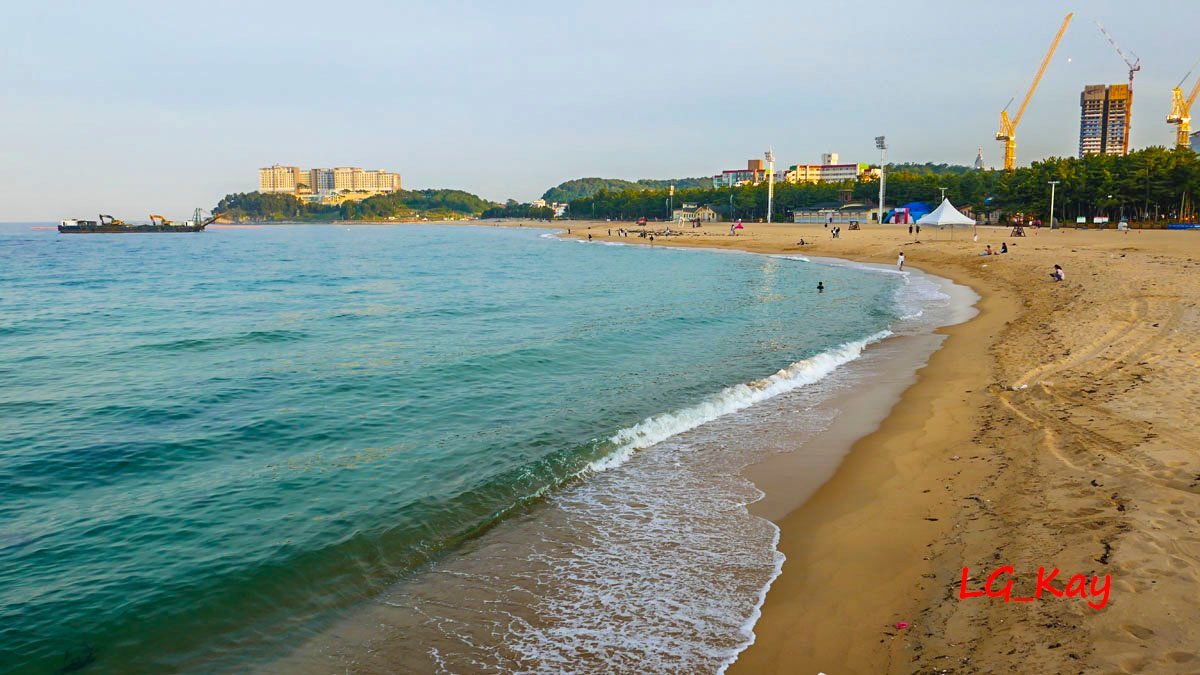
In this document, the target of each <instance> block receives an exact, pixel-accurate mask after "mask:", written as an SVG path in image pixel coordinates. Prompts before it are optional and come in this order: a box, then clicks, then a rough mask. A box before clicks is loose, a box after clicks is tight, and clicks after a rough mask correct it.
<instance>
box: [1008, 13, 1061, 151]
mask: <svg viewBox="0 0 1200 675" xmlns="http://www.w3.org/2000/svg"><path fill="white" fill-rule="evenodd" d="M1073 16H1075V14H1074V13H1070V14H1067V16H1066V18H1064V19H1063V22H1062V26H1060V27H1059V29H1058V33H1057V34H1056V35H1055V36H1054V42H1051V43H1050V50H1049V51H1047V52H1046V57H1045V58H1044V59H1042V65H1041V67H1040V68H1038V71H1037V75H1035V76H1034V78H1033V84H1031V85H1029V91H1027V92H1025V99H1024V100H1022V101H1021V107H1020V108H1018V109H1017V116H1016V117H1011V118H1010V117H1009V116H1008V108H1007V107H1006V108H1005V109H1004V110H1001V111H1000V130H999V131H997V132H996V140H998V141H1004V170H1005V171H1012V170H1013V169H1014V168H1016V165H1017V125H1018V124H1020V123H1021V118H1022V117H1024V116H1025V108H1026V107H1028V106H1029V100H1030V99H1032V98H1033V92H1035V91H1037V87H1038V83H1040V82H1041V81H1042V75H1045V74H1046V66H1049V65H1050V59H1051V57H1053V56H1054V52H1055V51H1056V50H1057V49H1058V43H1059V41H1061V40H1062V36H1063V33H1065V32H1066V31H1067V24H1069V23H1071V17H1073Z"/></svg>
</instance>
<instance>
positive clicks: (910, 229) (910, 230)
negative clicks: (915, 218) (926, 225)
mask: <svg viewBox="0 0 1200 675" xmlns="http://www.w3.org/2000/svg"><path fill="white" fill-rule="evenodd" d="M912 228H913V226H912V225H909V226H908V236H910V237H911V236H912Z"/></svg>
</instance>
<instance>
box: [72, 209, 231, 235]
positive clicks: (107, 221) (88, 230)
mask: <svg viewBox="0 0 1200 675" xmlns="http://www.w3.org/2000/svg"><path fill="white" fill-rule="evenodd" d="M219 217H220V214H216V213H214V214H213V215H211V216H209V217H208V218H205V217H204V211H203V210H202V209H196V213H195V215H194V216H192V219H191V220H185V221H183V222H182V223H176V222H174V221H170V220H167V219H166V218H164V217H162V216H160V215H158V214H156V213H152V214H150V222H149V223H127V222H125V221H123V220H118V219H116V218H113V217H112V216H109V215H105V214H103V213H102V214H100V219H99V220H64V221H62V222H60V223H59V224H58V231H59V232H61V233H63V234H115V233H124V232H203V231H204V228H206V227H208V226H209V224H211V223H212V222H213V221H215V220H216V219H217V218H219Z"/></svg>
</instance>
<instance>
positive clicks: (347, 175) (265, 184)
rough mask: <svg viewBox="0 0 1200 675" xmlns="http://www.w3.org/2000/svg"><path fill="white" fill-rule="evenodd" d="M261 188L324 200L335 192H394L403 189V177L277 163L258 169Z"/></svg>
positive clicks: (376, 171) (379, 171)
mask: <svg viewBox="0 0 1200 675" xmlns="http://www.w3.org/2000/svg"><path fill="white" fill-rule="evenodd" d="M258 189H259V191H260V192H284V193H288V194H297V195H299V194H305V195H307V194H313V195H318V196H322V197H324V196H327V195H330V194H333V193H335V192H338V193H341V192H373V193H374V192H395V191H397V190H399V189H400V174H398V173H393V172H391V171H384V170H382V169H362V168H360V167H357V166H338V167H334V168H332V169H329V168H318V169H301V168H299V167H295V166H280V165H278V164H276V165H274V166H269V167H264V168H261V169H259V170H258Z"/></svg>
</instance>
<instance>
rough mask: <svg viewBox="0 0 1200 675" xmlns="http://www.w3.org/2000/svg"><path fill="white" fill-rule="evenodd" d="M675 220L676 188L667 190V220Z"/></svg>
mask: <svg viewBox="0 0 1200 675" xmlns="http://www.w3.org/2000/svg"><path fill="white" fill-rule="evenodd" d="M674 219H675V186H674V185H672V186H671V188H670V189H669V190H667V220H674Z"/></svg>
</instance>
